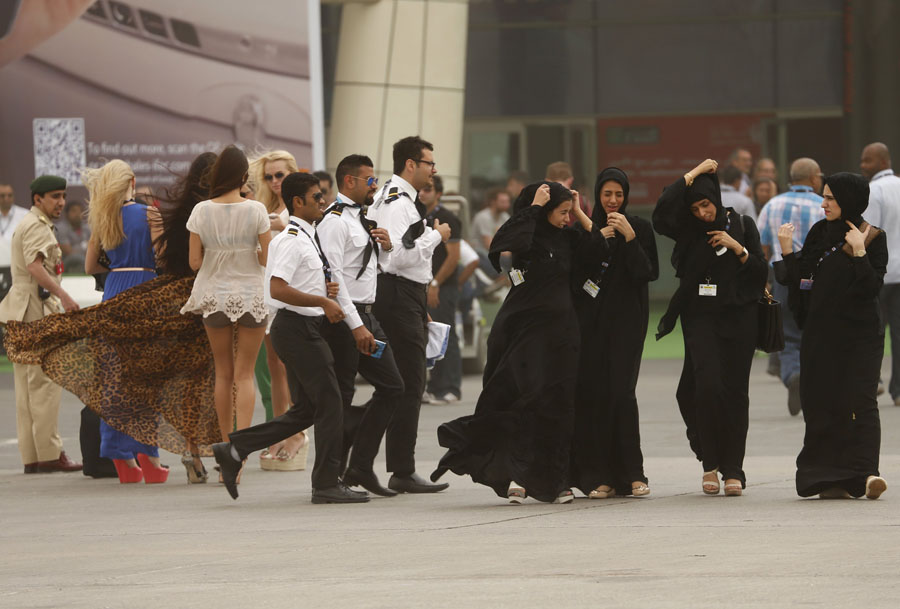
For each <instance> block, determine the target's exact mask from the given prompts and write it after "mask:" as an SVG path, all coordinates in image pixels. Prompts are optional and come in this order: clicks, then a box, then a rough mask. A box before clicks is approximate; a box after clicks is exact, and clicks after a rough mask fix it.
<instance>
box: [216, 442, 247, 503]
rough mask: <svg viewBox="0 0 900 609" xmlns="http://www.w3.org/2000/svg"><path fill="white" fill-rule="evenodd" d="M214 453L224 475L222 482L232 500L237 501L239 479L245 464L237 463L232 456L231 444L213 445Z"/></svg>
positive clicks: (220, 443)
mask: <svg viewBox="0 0 900 609" xmlns="http://www.w3.org/2000/svg"><path fill="white" fill-rule="evenodd" d="M212 451H213V456H215V458H216V463H218V464H219V472H220V473H221V474H222V482H223V483H224V484H225V489H226V490H227V491H228V494H229V495H231V498H232V499H237V498H238V489H237V477H238V474H239V473H241V468H242V467H243V466H244V464H243V463H242V462H241V461H236V460H235V459H234V457H232V456H231V443H230V442H219V443H217V444H213V445H212Z"/></svg>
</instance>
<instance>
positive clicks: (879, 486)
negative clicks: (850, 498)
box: [866, 476, 887, 499]
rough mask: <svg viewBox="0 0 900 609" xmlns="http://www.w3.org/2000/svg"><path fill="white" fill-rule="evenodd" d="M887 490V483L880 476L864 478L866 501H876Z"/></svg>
mask: <svg viewBox="0 0 900 609" xmlns="http://www.w3.org/2000/svg"><path fill="white" fill-rule="evenodd" d="M886 490H887V482H885V480H884V478H882V477H880V476H869V477H868V478H866V499H878V498H879V497H881V493H883V492H884V491H886Z"/></svg>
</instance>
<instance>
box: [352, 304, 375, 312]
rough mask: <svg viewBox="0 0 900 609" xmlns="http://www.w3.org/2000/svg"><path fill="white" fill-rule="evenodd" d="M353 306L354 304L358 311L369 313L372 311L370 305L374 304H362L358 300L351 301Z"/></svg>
mask: <svg viewBox="0 0 900 609" xmlns="http://www.w3.org/2000/svg"><path fill="white" fill-rule="evenodd" d="M353 306H355V307H356V310H357V311H359V312H360V313H371V312H372V307H374V306H375V305H373V304H362V303H359V302H354V303H353Z"/></svg>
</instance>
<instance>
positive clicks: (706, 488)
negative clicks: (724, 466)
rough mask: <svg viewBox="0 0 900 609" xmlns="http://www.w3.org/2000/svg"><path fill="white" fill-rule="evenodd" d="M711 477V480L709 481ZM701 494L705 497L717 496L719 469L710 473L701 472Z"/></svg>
mask: <svg viewBox="0 0 900 609" xmlns="http://www.w3.org/2000/svg"><path fill="white" fill-rule="evenodd" d="M710 476H712V479H710ZM703 493H704V494H706V495H718V494H719V468H718V467H717V468H716V469H714V470H712V471H711V472H703Z"/></svg>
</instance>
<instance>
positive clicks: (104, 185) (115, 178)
mask: <svg viewBox="0 0 900 609" xmlns="http://www.w3.org/2000/svg"><path fill="white" fill-rule="evenodd" d="M82 181H83V182H84V185H85V186H86V187H87V189H88V193H89V196H90V200H89V203H88V224H89V225H90V228H91V239H90V241H89V242H88V247H87V253H86V254H85V263H84V270H85V272H86V273H88V274H95V273H102V272H106V271H107V270H108V271H110V273H109V276H108V277H107V279H106V283H105V285H104V289H103V300H104V301H106V300H109V299H110V298H113V297H114V296H116V295H118V294H120V293H122V292H124V291H125V290H127V289H128V288H131V287H134V286H136V285H138V284H141V283H144V282H145V281H149V280H151V279H154V278H155V277H156V257H155V255H154V252H153V239H154V238H155V237H156V236H157V235H156V232H157V230H158V229H159V227H160V223H159V213H158V211H157V210H156V209H155V208H153V207H149V206H147V205H143V204H141V203H136V202H135V200H134V192H135V190H134V189H135V178H134V171H132V169H131V167H130V166H129V165H128V163H126V162H125V161H121V160H118V159H116V160H112V161H110V162H108V163H107V164H106V165H104V166H103V167H100V168H99V169H86V170H84V172H83V173H82ZM151 228H152V230H151ZM101 251H102V252H105V253H106V256H107V258H108V260H109V268H108V269H107V267H105V266H103V265H102V264H101V263H100V254H101ZM109 356H110V357H111V358H115V357H125V355H124V354H120V353H119V352H118V351H111V352H110V354H109ZM116 369H117V368H116V367H112V368H111V370H112V373H115V370H116ZM112 406H115V404H112V405H111V407H112ZM100 414H101V416H102V415H103V413H102V412H101V413H100ZM100 456H102V457H105V458H107V459H112V460H113V462H114V463H115V465H116V472H117V473H118V475H119V482H121V483H123V484H124V483H128V482H140V481H141V480H142V479H143V480H144V481H145V482H147V483H153V482H165V481H166V479H167V478H168V476H169V470H168V468H167V467H165V466H161V465H160V464H159V449H158V448H157V447H155V446H150V445H147V444H143V443H141V442H138V441H137V440H135V439H134V438H132V437H131V436H129V435H127V434H125V433H123V432H121V431H117V430H116V429H113V428H112V427H110V426H109V424H108V423H107V422H106V421H105V420H103V421H101V422H100Z"/></svg>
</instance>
